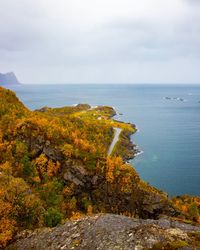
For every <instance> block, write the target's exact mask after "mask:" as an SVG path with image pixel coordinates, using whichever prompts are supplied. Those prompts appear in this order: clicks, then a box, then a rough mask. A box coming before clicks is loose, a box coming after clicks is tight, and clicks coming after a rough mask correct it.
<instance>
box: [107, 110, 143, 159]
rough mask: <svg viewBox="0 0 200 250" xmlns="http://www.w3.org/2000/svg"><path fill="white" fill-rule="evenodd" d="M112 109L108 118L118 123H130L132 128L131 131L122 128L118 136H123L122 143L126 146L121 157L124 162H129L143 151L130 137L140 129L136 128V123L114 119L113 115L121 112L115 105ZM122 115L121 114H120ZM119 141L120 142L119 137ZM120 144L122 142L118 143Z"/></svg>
mask: <svg viewBox="0 0 200 250" xmlns="http://www.w3.org/2000/svg"><path fill="white" fill-rule="evenodd" d="M112 108H113V110H114V112H115V113H114V114H113V115H111V116H110V119H112V120H114V121H116V122H118V123H122V124H130V125H131V127H132V128H133V129H134V131H133V132H130V131H124V130H122V131H121V133H120V136H119V137H121V139H122V138H123V141H122V142H123V144H125V146H126V148H127V151H126V153H123V154H122V155H121V156H122V159H123V160H124V161H125V162H129V161H130V160H132V159H134V158H135V157H137V156H139V155H141V154H143V153H144V151H143V150H140V149H139V146H138V145H137V144H135V143H134V141H133V140H132V139H131V136H132V135H134V134H135V133H137V132H139V131H140V130H139V129H138V128H137V125H136V124H133V123H129V122H128V123H126V122H123V121H119V120H117V119H115V116H117V115H119V114H121V113H119V112H118V111H117V110H116V108H115V107H112ZM121 115H122V114H121ZM119 143H120V139H119ZM120 144H122V143H120ZM120 146H123V145H119V147H120Z"/></svg>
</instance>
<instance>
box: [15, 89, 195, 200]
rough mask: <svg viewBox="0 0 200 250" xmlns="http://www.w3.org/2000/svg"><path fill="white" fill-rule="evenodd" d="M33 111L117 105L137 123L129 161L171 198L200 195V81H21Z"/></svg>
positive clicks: (125, 116) (22, 94) (125, 117)
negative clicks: (134, 146)
mask: <svg viewBox="0 0 200 250" xmlns="http://www.w3.org/2000/svg"><path fill="white" fill-rule="evenodd" d="M11 88H12V89H13V90H14V91H15V92H16V94H17V96H18V97H19V98H20V99H21V100H22V101H23V102H24V104H25V105H26V106H27V107H28V108H30V109H31V110H34V109H38V108H41V107H43V106H49V107H61V106H66V105H74V104H78V103H88V104H90V105H92V106H96V105H108V106H113V107H115V109H116V111H117V113H118V115H117V116H116V117H115V119H118V120H120V121H125V122H130V123H134V124H135V125H136V126H137V129H138V130H137V133H135V134H134V135H132V137H131V139H132V140H133V142H134V143H135V144H137V146H138V148H139V149H140V152H141V153H140V154H139V155H137V156H136V157H135V158H134V159H133V160H130V163H131V164H132V165H133V166H134V168H135V169H136V170H137V172H138V173H139V175H140V176H141V178H142V179H144V180H145V181H146V182H148V183H149V184H151V185H153V186H155V187H157V188H159V189H161V190H163V191H165V192H167V193H168V194H169V196H175V195H183V194H190V195H200V85H192V84H188V85H182V84H177V85H172V84H171V85H170V84H168V85H167V84H166V85H163V84H155V85H153V84H66V85H65V84H63V85H61V84H51V85H50V84H43V85H39V84H23V85H19V86H12V87H11Z"/></svg>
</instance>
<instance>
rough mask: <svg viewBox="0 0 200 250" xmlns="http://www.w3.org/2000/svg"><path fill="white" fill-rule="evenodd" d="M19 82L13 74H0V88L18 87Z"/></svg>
mask: <svg viewBox="0 0 200 250" xmlns="http://www.w3.org/2000/svg"><path fill="white" fill-rule="evenodd" d="M18 84H20V82H19V81H18V79H17V77H16V76H15V74H14V73H13V72H8V73H6V74H1V73H0V86H5V85H18Z"/></svg>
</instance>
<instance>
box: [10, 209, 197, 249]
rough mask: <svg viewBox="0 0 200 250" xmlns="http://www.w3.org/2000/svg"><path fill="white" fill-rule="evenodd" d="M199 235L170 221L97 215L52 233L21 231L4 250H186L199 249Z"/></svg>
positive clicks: (192, 228)
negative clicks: (195, 242) (13, 241)
mask: <svg viewBox="0 0 200 250" xmlns="http://www.w3.org/2000/svg"><path fill="white" fill-rule="evenodd" d="M199 235H200V227H196V226H192V225H188V224H184V223H179V222H177V221H172V220H169V219H160V220H143V219H131V218H129V217H125V216H120V215H114V214H100V215H94V216H87V217H83V218H81V219H79V220H74V221H68V222H66V223H65V224H64V225H61V226H58V227H56V228H53V229H49V228H45V229H40V230H38V231H37V230H36V231H34V232H31V231H24V232H23V233H21V234H20V235H18V238H17V240H16V242H15V243H14V244H12V245H10V246H9V247H8V248H7V249H23V250H29V249H40V250H42V249H90V250H93V249H102V250H113V249H124V250H126V249H135V250H140V249H187V250H189V249H200V248H199V247H197V248H196V247H195V245H194V241H196V240H194V238H195V237H197V238H198V237H199ZM197 241H198V239H197ZM197 245H198V242H197ZM163 246H164V248H163ZM172 246H174V248H172ZM193 246H194V247H193Z"/></svg>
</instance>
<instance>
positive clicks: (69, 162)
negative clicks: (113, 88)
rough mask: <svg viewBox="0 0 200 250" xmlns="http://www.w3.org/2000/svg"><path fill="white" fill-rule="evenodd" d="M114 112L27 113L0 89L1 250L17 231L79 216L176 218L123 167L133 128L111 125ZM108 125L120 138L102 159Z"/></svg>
mask: <svg viewBox="0 0 200 250" xmlns="http://www.w3.org/2000/svg"><path fill="white" fill-rule="evenodd" d="M114 114H115V111H114V110H113V108H111V107H106V106H101V107H90V106H89V105H86V104H83V105H77V106H76V107H63V108H57V109H53V108H48V107H44V108H42V109H40V110H37V111H34V112H32V111H29V110H28V109H27V108H26V107H25V106H24V105H23V104H22V103H21V102H20V101H19V100H18V98H17V97H16V95H15V94H14V93H13V92H12V91H9V90H6V89H4V88H0V194H1V195H0V246H5V245H6V244H7V243H8V242H10V241H11V240H12V238H13V236H14V235H15V234H16V233H17V232H19V231H21V230H23V229H34V228H38V227H43V226H50V227H52V226H56V225H57V224H59V223H62V222H63V221H65V220H66V219H69V218H79V217H81V216H83V215H84V214H93V213H115V214H123V215H128V216H131V217H136V218H143V219H146V218H151V219H157V218H159V217H161V216H162V215H167V216H178V214H179V212H177V210H176V209H174V207H173V204H172V202H171V201H170V200H169V199H168V198H167V195H166V194H165V193H163V192H161V191H159V190H157V189H155V188H153V187H151V186H150V185H148V184H147V183H145V182H144V181H142V180H141V179H140V177H139V176H138V174H137V173H136V171H135V170H134V168H133V167H132V166H131V165H129V164H127V163H125V162H124V160H123V159H127V158H129V157H130V153H131V154H132V155H133V154H134V146H133V145H132V144H131V143H130V141H129V135H130V134H131V133H134V132H135V127H134V125H131V124H126V123H121V122H117V121H114V120H112V119H110V118H111V117H112V116H113V115H114ZM114 127H118V128H121V129H122V136H121V138H120V140H119V142H118V143H117V145H116V148H115V150H114V151H113V152H112V154H111V155H110V156H108V149H109V146H110V144H111V142H112V138H113V136H114V129H113V128H114ZM125 141H126V142H127V141H128V142H129V148H128V149H126V150H124V149H125V147H126V145H127V144H126V143H124V142H125Z"/></svg>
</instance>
